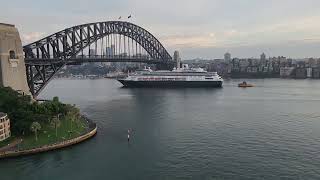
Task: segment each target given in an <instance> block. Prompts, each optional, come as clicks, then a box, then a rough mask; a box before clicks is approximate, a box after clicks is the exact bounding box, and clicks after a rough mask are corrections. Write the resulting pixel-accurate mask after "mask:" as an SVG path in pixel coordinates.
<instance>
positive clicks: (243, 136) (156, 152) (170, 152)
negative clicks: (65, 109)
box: [0, 79, 320, 180]
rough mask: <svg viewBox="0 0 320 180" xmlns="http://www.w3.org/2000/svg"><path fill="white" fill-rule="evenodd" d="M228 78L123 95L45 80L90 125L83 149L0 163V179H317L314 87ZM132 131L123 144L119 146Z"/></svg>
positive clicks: (318, 122)
mask: <svg viewBox="0 0 320 180" xmlns="http://www.w3.org/2000/svg"><path fill="white" fill-rule="evenodd" d="M249 81H250V83H253V84H255V85H256V87H255V88H249V89H240V88H238V87H237V86H236V85H237V83H238V81H237V80H231V81H226V82H225V84H224V88H222V89H123V88H120V87H121V85H120V84H119V83H118V82H116V81H114V80H107V79H100V80H63V79H57V80H54V81H52V82H51V83H50V84H49V85H48V86H47V88H46V89H45V90H44V91H43V93H42V94H41V97H40V98H52V97H53V96H59V97H60V100H62V101H63V102H66V103H72V104H76V105H77V106H78V107H80V108H81V111H82V112H83V113H84V114H86V115H88V116H89V117H90V118H91V119H92V120H94V121H96V122H97V124H98V127H99V129H98V134H97V136H96V137H95V138H94V139H92V140H90V141H88V142H85V143H82V144H80V145H77V146H74V147H72V148H67V149H64V150H62V151H55V152H50V153H44V154H39V155H33V156H27V157H22V158H18V159H6V160H0V179H1V180H11V179H14V180H15V179H17V180H18V179H19V180H20V179H21V180H26V179H28V180H29V179H36V180H57V179H59V180H71V179H75V180H82V179H83V180H84V179H110V180H118V179H119V180H122V179H128V180H131V179H137V180H144V179H145V180H151V179H161V180H162V179H320V111H319V107H320V81H316V80H314V81H313V80H280V79H268V80H249ZM128 128H131V129H133V134H132V138H131V141H130V142H129V143H128V142H127V139H126V136H127V134H126V131H127V129H128Z"/></svg>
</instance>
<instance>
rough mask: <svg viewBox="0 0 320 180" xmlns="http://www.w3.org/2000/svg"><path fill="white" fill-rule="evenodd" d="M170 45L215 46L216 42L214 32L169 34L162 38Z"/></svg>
mask: <svg viewBox="0 0 320 180" xmlns="http://www.w3.org/2000/svg"><path fill="white" fill-rule="evenodd" d="M160 41H161V42H162V43H163V44H165V45H166V46H168V47H175V48H181V47H213V46H215V44H216V36H215V34H214V33H208V34H181V35H169V36H163V37H161V38H160Z"/></svg>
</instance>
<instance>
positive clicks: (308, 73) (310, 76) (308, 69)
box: [307, 67, 312, 78]
mask: <svg viewBox="0 0 320 180" xmlns="http://www.w3.org/2000/svg"><path fill="white" fill-rule="evenodd" d="M307 78H312V68H311V67H309V68H307Z"/></svg>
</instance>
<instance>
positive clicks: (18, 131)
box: [0, 87, 79, 136]
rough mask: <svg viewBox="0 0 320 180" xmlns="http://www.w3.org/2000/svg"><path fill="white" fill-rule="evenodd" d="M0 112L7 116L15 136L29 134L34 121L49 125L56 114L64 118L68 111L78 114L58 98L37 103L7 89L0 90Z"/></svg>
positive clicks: (28, 97)
mask: <svg viewBox="0 0 320 180" xmlns="http://www.w3.org/2000/svg"><path fill="white" fill-rule="evenodd" d="M0 111H1V112H5V113H7V114H8V116H9V118H10V120H11V131H12V134H13V135H16V136H20V135H29V134H31V133H32V131H31V129H30V127H31V124H32V123H33V122H35V121H36V122H38V123H39V124H40V125H48V124H49V125H50V123H51V122H50V120H51V118H52V117H54V116H57V115H58V114H60V115H62V116H66V115H67V114H68V112H70V111H72V112H79V110H78V109H77V108H76V107H74V106H71V105H66V104H63V103H61V102H60V101H59V99H58V97H54V98H53V100H52V101H46V102H43V103H38V102H35V101H33V100H32V98H31V97H30V96H27V95H21V94H19V93H18V92H16V91H14V90H12V89H11V88H8V87H1V88H0Z"/></svg>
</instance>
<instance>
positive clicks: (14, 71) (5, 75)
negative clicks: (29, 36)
mask: <svg viewBox="0 0 320 180" xmlns="http://www.w3.org/2000/svg"><path fill="white" fill-rule="evenodd" d="M0 86H2V87H11V88H12V89H14V90H17V91H20V92H21V93H25V94H29V95H30V94H31V93H30V90H29V87H28V84H27V77H26V66H25V63H24V55H23V50H22V43H21V39H20V35H19V32H18V29H17V28H15V27H14V25H10V24H2V23H0Z"/></svg>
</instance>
